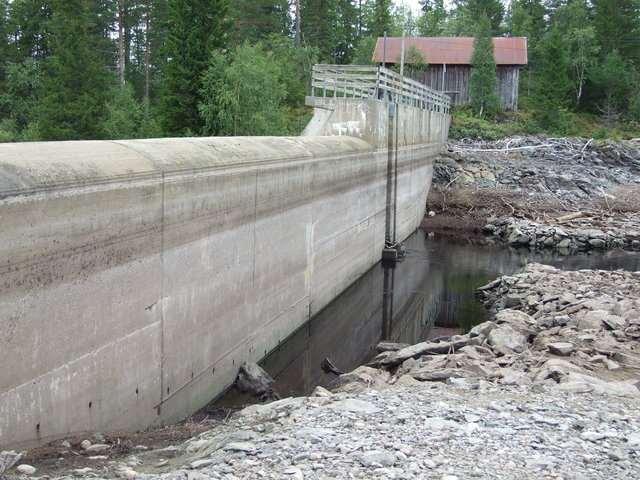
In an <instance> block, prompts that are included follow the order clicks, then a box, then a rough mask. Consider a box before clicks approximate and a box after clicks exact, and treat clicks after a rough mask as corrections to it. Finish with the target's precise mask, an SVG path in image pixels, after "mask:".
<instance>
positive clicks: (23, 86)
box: [0, 59, 41, 140]
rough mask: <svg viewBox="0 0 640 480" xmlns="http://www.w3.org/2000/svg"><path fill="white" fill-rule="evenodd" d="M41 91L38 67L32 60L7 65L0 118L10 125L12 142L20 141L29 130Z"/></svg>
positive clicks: (0, 95)
mask: <svg viewBox="0 0 640 480" xmlns="http://www.w3.org/2000/svg"><path fill="white" fill-rule="evenodd" d="M40 89H41V71H40V65H39V63H38V62H37V61H35V60H33V59H27V60H25V61H24V62H22V63H9V64H7V67H6V80H5V88H4V89H3V90H2V91H0V117H2V118H4V119H5V121H6V122H7V123H6V124H5V130H9V127H8V125H11V129H10V130H11V131H12V132H13V136H12V140H20V139H21V138H22V136H23V133H24V132H27V131H28V130H29V129H30V128H29V127H30V123H31V122H33V118H34V117H35V113H36V107H37V105H38V95H39V93H40Z"/></svg>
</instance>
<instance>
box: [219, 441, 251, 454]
mask: <svg viewBox="0 0 640 480" xmlns="http://www.w3.org/2000/svg"><path fill="white" fill-rule="evenodd" d="M255 449H256V446H255V445H254V444H253V443H251V442H231V443H228V444H226V445H225V446H224V450H225V451H228V452H253V451H254V450H255Z"/></svg>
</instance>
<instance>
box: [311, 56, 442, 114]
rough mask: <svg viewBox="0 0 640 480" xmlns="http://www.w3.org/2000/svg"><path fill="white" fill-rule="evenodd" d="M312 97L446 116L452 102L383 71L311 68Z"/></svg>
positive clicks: (381, 68) (323, 65) (353, 67)
mask: <svg viewBox="0 0 640 480" xmlns="http://www.w3.org/2000/svg"><path fill="white" fill-rule="evenodd" d="M311 95H312V96H314V97H329V98H332V97H333V98H377V99H381V100H382V99H387V100H389V101H392V102H396V103H401V104H405V105H411V106H414V107H419V108H423V109H425V110H431V111H436V112H442V113H449V110H450V108H451V98H450V97H449V96H448V95H446V94H444V93H442V92H437V91H436V90H433V89H431V88H429V87H427V86H426V85H424V84H422V83H420V82H417V81H415V80H412V79H410V78H407V77H402V76H401V75H400V74H398V73H396V72H394V71H393V70H389V69H388V68H385V67H375V66H366V65H326V64H320V65H314V66H313V76H312V79H311Z"/></svg>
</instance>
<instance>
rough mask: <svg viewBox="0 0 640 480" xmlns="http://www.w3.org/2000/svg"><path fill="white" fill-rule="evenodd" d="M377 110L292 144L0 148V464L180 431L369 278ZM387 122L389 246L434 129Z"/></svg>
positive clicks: (382, 105)
mask: <svg viewBox="0 0 640 480" xmlns="http://www.w3.org/2000/svg"><path fill="white" fill-rule="evenodd" d="M320 100H321V99H320ZM324 102H325V104H326V103H327V102H328V100H327V99H325V100H324ZM386 103H387V101H386V100H381V99H376V98H364V99H357V98H356V99H354V98H340V99H335V101H334V104H335V105H334V106H333V107H332V108H331V109H330V110H325V111H326V112H328V113H327V114H326V117H323V119H322V121H318V122H317V124H316V127H317V130H318V133H317V134H315V135H307V136H303V137H227V138H178V139H148V140H130V141H127V140H124V141H77V142H48V143H44V142H42V143H37V142H36V143H22V144H0V223H1V228H0V365H2V370H1V372H0V447H19V446H21V445H26V444H34V443H42V442H46V441H48V440H52V439H55V438H59V437H63V436H66V435H71V434H75V433H80V432H87V431H102V432H105V431H108V430H138V429H142V428H146V427H149V426H153V425H160V424H166V423H170V422H174V421H177V420H180V419H183V418H185V417H186V416H188V415H190V414H192V413H193V412H195V411H197V410H198V409H200V408H201V407H203V406H204V405H206V404H207V403H208V402H209V401H210V400H211V399H213V398H214V397H216V396H217V395H219V394H220V393H222V392H223V391H224V390H225V389H226V388H227V387H228V386H229V385H230V384H231V383H232V382H233V381H234V378H235V376H236V373H237V370H238V368H239V366H240V365H241V364H242V362H245V361H258V360H260V359H261V358H262V357H264V355H266V354H267V353H268V352H269V351H271V350H272V349H273V348H275V347H276V346H277V345H278V344H279V342H281V341H282V340H284V339H285V338H286V337H287V336H288V335H290V334H291V333H292V332H293V331H295V330H296V328H298V327H299V326H301V325H302V324H304V322H306V321H307V320H308V319H309V318H310V316H311V315H313V314H315V313H317V312H318V311H319V310H320V309H322V308H323V307H325V306H326V305H327V304H328V303H329V302H330V301H331V300H332V299H333V298H335V297H336V296H337V295H338V294H339V293H340V292H342V291H343V290H344V289H345V288H347V287H348V286H349V285H350V284H351V283H352V282H353V281H354V280H356V279H357V278H358V277H359V276H361V275H362V274H363V273H364V272H366V271H367V270H368V269H369V268H371V267H372V266H373V265H374V264H375V263H376V262H377V261H378V260H379V259H380V255H381V251H382V248H383V246H384V243H385V201H386V197H387V195H386V192H387V150H386V145H387V144H386V141H380V139H384V138H386V134H387V132H388V130H389V128H388V124H387V119H388V117H387V105H386ZM398 110H400V111H401V115H400V116H399V118H401V119H402V118H404V119H405V120H404V121H403V122H404V123H399V124H398V130H399V135H398V140H399V141H398V142H397V144H398V147H399V148H398V151H397V164H398V177H397V184H398V189H397V192H398V209H397V210H398V222H397V225H398V236H399V237H400V238H405V237H407V236H408V235H409V234H410V233H411V232H413V231H414V230H415V229H416V227H417V226H418V225H419V223H420V221H421V220H422V218H423V215H424V208H425V201H426V196H427V193H428V190H429V185H430V181H431V174H432V159H433V156H434V155H436V154H437V153H438V152H439V151H440V149H441V148H442V146H443V144H444V141H445V140H446V135H447V129H448V124H449V116H448V114H447V113H445V112H438V111H431V110H426V109H423V108H419V107H416V106H412V105H406V104H400V105H399V106H398Z"/></svg>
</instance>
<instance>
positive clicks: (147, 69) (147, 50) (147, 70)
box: [144, 0, 152, 113]
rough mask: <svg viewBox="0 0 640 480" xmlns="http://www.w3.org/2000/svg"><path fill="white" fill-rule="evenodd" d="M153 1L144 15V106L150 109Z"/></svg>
mask: <svg viewBox="0 0 640 480" xmlns="http://www.w3.org/2000/svg"><path fill="white" fill-rule="evenodd" d="M151 2H152V0H147V4H146V7H147V8H146V12H145V16H144V108H145V110H146V111H147V113H148V111H149V91H150V89H151V88H150V87H151V85H150V84H151V65H150V63H151Z"/></svg>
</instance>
